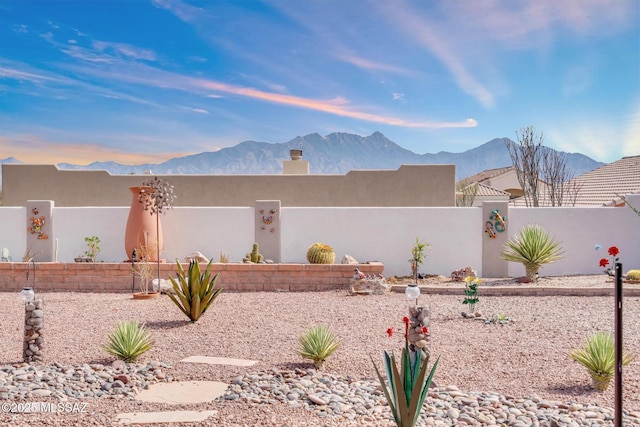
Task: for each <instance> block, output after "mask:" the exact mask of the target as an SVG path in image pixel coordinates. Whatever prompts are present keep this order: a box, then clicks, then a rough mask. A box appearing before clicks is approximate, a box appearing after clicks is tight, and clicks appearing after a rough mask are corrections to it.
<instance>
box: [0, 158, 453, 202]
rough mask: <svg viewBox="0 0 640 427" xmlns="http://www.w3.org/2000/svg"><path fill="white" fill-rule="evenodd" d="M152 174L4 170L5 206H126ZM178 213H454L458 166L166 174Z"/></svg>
mask: <svg viewBox="0 0 640 427" xmlns="http://www.w3.org/2000/svg"><path fill="white" fill-rule="evenodd" d="M145 179H149V175H111V174H109V173H108V172H107V171H91V170H60V169H58V167H57V166H55V165H20V164H5V165H3V166H2V190H3V194H2V196H3V200H2V202H3V205H4V206H24V205H25V204H26V202H27V200H53V201H54V202H55V205H56V206H59V207H67V206H129V205H130V203H131V195H130V192H129V191H127V188H129V187H134V186H138V185H140V184H141V183H142V181H143V180H145ZM167 179H168V180H169V181H170V183H171V184H172V185H173V186H174V190H175V193H176V194H177V195H178V198H177V199H176V201H175V206H244V207H253V206H254V204H255V201H256V200H280V201H281V203H282V206H455V165H403V166H401V167H400V168H399V169H398V170H356V171H351V172H349V173H347V174H346V175H170V176H167Z"/></svg>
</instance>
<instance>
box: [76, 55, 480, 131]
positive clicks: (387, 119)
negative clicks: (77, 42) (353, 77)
mask: <svg viewBox="0 0 640 427" xmlns="http://www.w3.org/2000/svg"><path fill="white" fill-rule="evenodd" d="M74 69H75V70H76V71H77V72H81V73H88V74H92V75H94V76H98V77H101V78H103V79H110V80H115V81H119V82H128V83H135V84H143V85H150V86H154V87H159V88H163V89H177V90H182V91H186V92H192V93H197V94H198V95H202V96H212V95H213V96H216V95H219V94H220V93H224V94H228V95H235V96H241V97H246V98H251V99H259V100H262V101H265V102H270V103H274V104H279V105H286V106H289V107H293V108H301V109H308V110H314V111H321V112H324V113H327V114H333V115H336V116H341V117H348V118H352V119H357V120H365V121H368V122H372V123H380V124H386V125H391V126H401V127H407V128H424V129H442V128H466V127H475V126H477V124H478V123H477V122H476V121H475V120H474V119H466V120H464V121H453V122H450V121H447V122H441V121H427V120H419V119H415V120H410V119H405V118H399V117H394V116H390V115H385V114H376V113H371V112H367V111H360V110H358V109H356V108H354V107H353V106H351V105H350V103H349V101H348V100H346V99H345V98H341V97H335V98H333V99H328V100H321V99H314V98H305V97H300V96H293V95H286V94H281V93H275V92H267V91H263V90H259V89H254V88H251V87H243V86H237V85H231V84H228V83H223V82H219V81H215V80H207V79H196V78H192V77H187V76H182V75H179V74H174V73H169V72H164V71H160V70H157V69H155V68H152V67H148V66H144V65H142V64H137V65H136V68H135V69H130V70H127V71H126V72H123V69H122V67H118V68H117V69H112V70H109V71H107V70H105V69H104V68H94V67H74Z"/></svg>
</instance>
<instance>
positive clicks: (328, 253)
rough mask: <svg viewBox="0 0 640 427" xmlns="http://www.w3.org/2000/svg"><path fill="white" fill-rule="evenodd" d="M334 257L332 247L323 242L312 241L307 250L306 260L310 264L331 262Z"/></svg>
mask: <svg viewBox="0 0 640 427" xmlns="http://www.w3.org/2000/svg"><path fill="white" fill-rule="evenodd" d="M335 259H336V253H335V252H334V251H333V248H332V247H331V246H329V245H325V244H324V243H314V244H313V245H311V247H310V248H309V250H308V251H307V260H308V261H309V262H310V263H311V264H333V261H335Z"/></svg>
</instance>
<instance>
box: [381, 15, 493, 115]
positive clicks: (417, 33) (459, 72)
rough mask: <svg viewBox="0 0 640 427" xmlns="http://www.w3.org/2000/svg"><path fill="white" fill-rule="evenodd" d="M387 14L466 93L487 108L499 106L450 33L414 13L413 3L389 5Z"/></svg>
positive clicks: (393, 23)
mask: <svg viewBox="0 0 640 427" xmlns="http://www.w3.org/2000/svg"><path fill="white" fill-rule="evenodd" d="M383 15H384V16H386V17H387V19H389V20H390V21H391V22H392V25H393V26H394V27H395V29H396V30H397V31H400V32H404V33H405V34H406V35H407V36H408V37H411V38H413V39H414V40H415V42H416V43H417V44H419V45H421V46H423V47H424V48H426V49H427V50H428V51H429V52H431V54H432V55H434V56H435V57H436V58H438V60H439V61H440V62H441V63H442V64H443V65H445V66H446V67H447V69H448V70H449V72H450V73H451V75H452V77H453V78H454V80H455V82H456V83H457V85H458V86H459V87H460V88H461V89H462V90H463V91H464V92H465V93H467V94H469V95H471V96H473V97H474V98H475V99H476V100H477V101H478V102H480V104H482V105H483V106H484V107H486V108H492V107H494V106H495V97H494V95H493V93H491V92H490V91H489V90H488V89H487V88H486V87H484V86H483V85H482V84H481V83H480V82H479V81H478V80H477V79H476V77H475V76H474V75H473V74H472V73H471V72H470V71H469V70H468V69H467V67H466V66H465V64H464V62H463V60H462V57H461V56H460V55H459V53H460V52H458V51H456V49H455V48H454V47H453V46H451V45H450V42H449V40H450V37H448V35H449V33H447V34H446V35H444V34H440V33H439V32H438V31H437V30H436V28H435V26H433V25H431V23H430V21H429V20H428V19H426V18H424V17H421V15H420V13H418V12H417V11H415V10H412V9H411V7H410V5H409V3H401V4H398V3H393V4H392V5H388V7H385V8H384V11H383Z"/></svg>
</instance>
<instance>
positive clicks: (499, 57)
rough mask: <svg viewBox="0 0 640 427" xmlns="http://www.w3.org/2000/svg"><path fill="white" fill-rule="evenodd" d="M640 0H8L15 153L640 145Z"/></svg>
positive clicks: (123, 155)
mask: <svg viewBox="0 0 640 427" xmlns="http://www.w3.org/2000/svg"><path fill="white" fill-rule="evenodd" d="M639 8H640V1H638V0H629V1H626V0H598V1H596V0H574V1H572V0H563V1H556V0H536V1H531V2H530V1H510V0H505V1H489V0H481V1H463V0H461V1H456V0H454V1H444V0H442V1H426V0H425V1H417V0H413V1H412V0H407V1H402V0H390V1H378V0H371V1H367V0H351V1H344V0H322V1H320V0H317V1H313V0H309V1H300V0H273V1H271V0H265V1H257V0H236V1H232V0H211V1H186V0H112V1H101V0H91V1H80V0H76V1H54V0H49V1H28V0H3V1H2V2H0V158H6V157H10V156H12V157H16V158H18V159H20V160H21V161H23V162H29V163H59V162H71V163H77V164H88V163H90V162H93V161H107V160H114V161H118V162H121V163H146V162H152V163H153V162H161V161H163V160H166V159H168V158H171V157H175V156H177V155H183V154H190V153H199V152H203V151H215V150H217V149H220V148H223V147H228V146H233V145H236V144H237V143H239V142H242V141H245V140H256V141H265V142H274V143H275V142H285V141H289V140H291V139H293V138H294V137H296V136H298V135H301V136H302V135H306V134H309V133H313V132H317V133H320V134H322V135H326V134H328V133H331V132H349V133H355V134H359V135H370V134H371V133H373V132H375V131H380V132H382V133H384V134H385V135H386V136H387V137H388V138H390V139H391V140H393V141H395V142H396V143H398V144H399V145H401V146H402V147H405V148H407V149H409V150H412V151H415V152H417V153H436V152H439V151H450V152H462V151H465V150H468V149H470V148H473V147H476V146H478V145H480V144H482V143H484V142H487V141H489V140H491V139H493V138H496V137H510V138H511V139H516V131H518V130H519V129H521V128H523V127H525V126H529V125H532V126H534V128H535V129H536V130H537V131H538V132H542V133H543V134H544V138H545V139H544V144H545V145H547V146H550V147H553V148H556V149H559V150H563V151H568V152H581V153H584V154H586V155H588V156H590V157H592V158H594V159H596V160H599V161H603V162H610V161H614V160H616V159H619V158H620V157H622V156H628V155H638V154H640V13H639Z"/></svg>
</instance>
